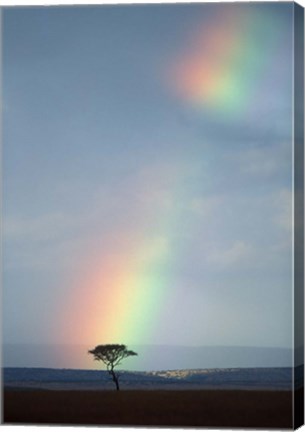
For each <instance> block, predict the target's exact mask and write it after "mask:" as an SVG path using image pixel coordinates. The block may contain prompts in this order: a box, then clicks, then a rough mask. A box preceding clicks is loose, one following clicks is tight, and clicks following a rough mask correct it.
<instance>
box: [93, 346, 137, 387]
mask: <svg viewBox="0 0 305 432" xmlns="http://www.w3.org/2000/svg"><path fill="white" fill-rule="evenodd" d="M88 353H89V354H92V355H93V356H94V360H98V361H102V362H103V363H104V364H105V365H106V367H107V371H108V373H109V375H111V377H112V381H113V382H114V383H115V386H116V389H117V390H120V386H119V375H118V373H117V372H116V371H115V370H114V368H115V367H117V366H118V365H119V364H121V361H122V360H124V359H125V358H127V357H130V356H136V355H138V354H137V353H135V352H134V351H130V350H128V349H127V347H126V345H119V344H116V345H98V346H96V347H95V348H94V349H93V350H90V351H88Z"/></svg>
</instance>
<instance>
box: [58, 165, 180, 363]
mask: <svg viewBox="0 0 305 432" xmlns="http://www.w3.org/2000/svg"><path fill="white" fill-rule="evenodd" d="M187 175H188V173H187V172H185V169H182V168H179V169H178V170H176V172H173V173H171V172H170V168H169V167H166V166H165V167H163V168H161V169H160V167H156V168H153V169H152V172H151V173H150V175H149V176H148V177H149V178H148V179H147V180H146V181H144V182H143V183H141V184H140V183H139V179H137V180H136V182H135V183H132V182H134V179H133V181H132V182H131V184H130V185H127V188H128V189H129V188H130V190H132V191H135V196H136V195H137V194H138V192H139V190H140V191H141V193H140V195H142V197H143V199H144V202H142V203H141V204H140V205H139V207H138V212H137V213H136V214H135V218H136V219H137V229H136V230H134V225H133V228H130V226H129V224H128V223H126V226H122V225H121V224H120V225H119V229H118V231H117V232H116V233H114V232H111V233H109V238H103V240H102V241H101V242H100V247H97V244H98V242H96V241H95V242H93V243H94V244H93V245H92V251H94V252H92V254H91V255H90V256H86V258H83V259H82V261H81V262H80V268H79V269H77V270H76V274H75V280H70V281H69V285H70V290H69V295H68V297H69V298H68V300H67V301H65V302H63V304H64V306H65V308H64V309H63V310H62V311H61V313H60V314H59V315H60V316H59V317H58V319H60V320H62V321H64V324H61V325H60V327H61V328H62V329H63V334H62V335H61V336H62V340H65V341H66V343H67V342H68V343H70V344H86V345H88V349H89V348H92V347H94V346H95V345H98V344H107V343H124V344H127V345H128V346H130V347H131V348H132V346H134V345H138V344H141V343H143V341H144V343H145V341H148V340H149V341H154V340H155V341H156V343H158V339H159V332H160V331H162V329H161V328H158V322H160V317H161V316H162V314H164V313H166V308H167V307H168V301H169V300H170V299H169V295H170V294H169V293H170V292H171V290H169V289H168V287H169V283H170V282H171V275H170V270H169V268H170V264H171V260H172V259H173V257H172V252H170V250H169V248H170V243H171V239H172V237H173V236H174V235H175V230H176V227H177V223H179V221H178V222H175V219H177V210H176V209H175V207H172V206H171V205H170V203H168V202H167V199H166V197H163V196H162V190H163V189H166V190H170V191H171V195H172V201H176V198H177V190H178V179H179V181H181V180H183V178H185V176H187ZM151 177H153V178H154V187H153V188H152V186H151V180H152V179H151ZM149 194H151V196H150V197H149ZM159 194H160V195H161V197H160V196H159ZM179 194H180V198H181V192H179ZM145 200H147V201H148V203H147V202H146V201H145ZM105 205H107V204H106V203H105ZM67 304H69V309H68V310H67V308H66V305H67ZM84 362H86V364H87V366H88V367H94V366H96V365H95V364H94V363H93V362H92V358H89V357H88V356H87V357H86V352H84Z"/></svg>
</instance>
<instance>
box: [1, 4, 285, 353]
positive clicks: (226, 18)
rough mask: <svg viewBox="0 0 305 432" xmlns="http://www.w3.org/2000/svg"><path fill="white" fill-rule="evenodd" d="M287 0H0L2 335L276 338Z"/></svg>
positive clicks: (267, 341)
mask: <svg viewBox="0 0 305 432" xmlns="http://www.w3.org/2000/svg"><path fill="white" fill-rule="evenodd" d="M292 8H293V6H292V3H274V4H266V3H258V4H249V3H247V4H244V5H242V4H231V5H230V4H226V5H221V4H202V5H200V4H198V5H170V6H166V5H154V6H126V7H110V6H108V7H78V8H76V7H70V8H64V7H61V8H56V7H52V8H50V7H39V8H27V9H25V8H12V9H9V8H7V9H5V10H4V13H3V130H4V132H3V133H4V140H3V141H4V145H3V167H4V168H3V169H4V198H3V207H4V210H3V213H4V223H3V234H4V250H3V259H4V293H3V306H4V342H13V343H38V344H39V343H82V344H87V343H88V344H97V343H104V342H122V343H127V344H136V345H139V344H141V343H145V344H159V343H160V344H171V345H192V346H199V345H200V346H203V345H229V346H234V345H235V346H236V345H238V346H261V347H286V348H288V347H291V344H292V340H291V335H292V325H291V322H292V287H291V281H292V271H291V262H292V250H291V243H292V231H291V200H292V194H291V175H292V172H291V167H292V162H291V160H292V150H291V149H292V147H291V141H292V136H291V131H292V123H291V115H292V94H291V90H292ZM198 71H199V72H198ZM203 74H205V75H206V76H205V78H203Z"/></svg>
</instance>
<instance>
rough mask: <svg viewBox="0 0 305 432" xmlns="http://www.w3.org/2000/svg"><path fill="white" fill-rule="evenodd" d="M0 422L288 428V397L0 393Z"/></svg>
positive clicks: (261, 393) (235, 392)
mask: <svg viewBox="0 0 305 432" xmlns="http://www.w3.org/2000/svg"><path fill="white" fill-rule="evenodd" d="M3 422H4V423H6V424H8V423H11V424H12V423H15V424H16V423H19V424H20V423H32V424H33V423H39V424H71V425H73V424H79V425H129V426H131V425H136V426H177V427H179V426H180V427H182V426H183V427H188V426H189V427H204V426H205V427H228V428H231V427H240V428H247V427H249V428H264V429H268V428H277V429H284V428H292V393H291V392H290V391H271V390H270V391H260V390H194V391H192V390H190V391H187V390H183V391H168V390H167V391H166V390H163V391H159V390H154V391H145V390H144V391H141V390H122V391H120V392H116V391H78V390H74V391H66V390H61V391H57V390H18V389H16V390H4V392H3Z"/></svg>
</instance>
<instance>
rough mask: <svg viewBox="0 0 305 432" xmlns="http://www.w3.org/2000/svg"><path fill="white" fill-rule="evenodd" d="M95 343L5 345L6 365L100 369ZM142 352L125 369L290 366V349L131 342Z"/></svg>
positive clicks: (133, 347)
mask: <svg viewBox="0 0 305 432" xmlns="http://www.w3.org/2000/svg"><path fill="white" fill-rule="evenodd" d="M92 347H93V346H92V345H88V346H86V345H34V344H28V345H25V344H4V345H3V366H5V367H45V368H69V369H71V368H75V369H97V368H98V367H99V366H101V367H102V365H100V364H97V362H95V361H93V358H92V356H90V355H89V354H88V349H91V348H92ZM129 348H130V349H133V350H134V351H136V352H137V353H138V354H139V355H138V356H137V357H132V358H129V359H126V360H125V361H124V363H123V367H124V369H126V370H138V371H141V370H142V371H145V370H146V371H147V370H151V371H153V370H170V369H171V370H173V369H179V370H180V369H211V368H212V369H215V368H258V367H265V368H266V367H291V366H292V351H291V350H290V349H287V348H259V347H219V346H218V347H217V346H210V347H185V346H162V345H141V346H133V345H129Z"/></svg>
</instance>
